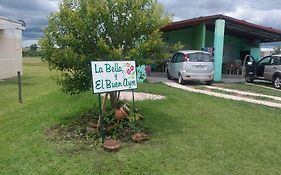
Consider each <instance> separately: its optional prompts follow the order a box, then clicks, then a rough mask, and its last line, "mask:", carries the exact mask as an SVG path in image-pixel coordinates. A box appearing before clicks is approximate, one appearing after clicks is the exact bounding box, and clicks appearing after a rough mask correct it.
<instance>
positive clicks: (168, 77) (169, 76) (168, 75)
mask: <svg viewBox="0 0 281 175" xmlns="http://www.w3.org/2000/svg"><path fill="white" fill-rule="evenodd" d="M171 78H172V77H171V75H170V73H169V71H167V79H168V80H171Z"/></svg>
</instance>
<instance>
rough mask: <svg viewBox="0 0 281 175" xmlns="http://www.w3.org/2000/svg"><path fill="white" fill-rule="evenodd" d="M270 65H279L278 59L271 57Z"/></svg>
mask: <svg viewBox="0 0 281 175" xmlns="http://www.w3.org/2000/svg"><path fill="white" fill-rule="evenodd" d="M269 64H270V65H280V57H277V56H273V57H272V59H271V60H270V63H269Z"/></svg>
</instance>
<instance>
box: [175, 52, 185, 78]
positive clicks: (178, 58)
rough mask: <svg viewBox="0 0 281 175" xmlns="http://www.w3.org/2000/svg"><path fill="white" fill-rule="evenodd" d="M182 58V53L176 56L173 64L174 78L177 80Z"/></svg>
mask: <svg viewBox="0 0 281 175" xmlns="http://www.w3.org/2000/svg"><path fill="white" fill-rule="evenodd" d="M183 58H184V55H183V54H182V53H178V54H177V58H176V63H175V77H177V78H178V76H179V73H180V72H181V71H182V67H183Z"/></svg>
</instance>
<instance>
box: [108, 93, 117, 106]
mask: <svg viewBox="0 0 281 175" xmlns="http://www.w3.org/2000/svg"><path fill="white" fill-rule="evenodd" d="M109 96H110V104H111V108H112V109H117V92H110V93H109Z"/></svg>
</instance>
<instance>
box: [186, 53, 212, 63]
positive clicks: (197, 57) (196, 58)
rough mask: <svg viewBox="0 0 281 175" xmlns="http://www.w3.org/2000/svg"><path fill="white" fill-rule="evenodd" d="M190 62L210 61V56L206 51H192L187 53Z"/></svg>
mask: <svg viewBox="0 0 281 175" xmlns="http://www.w3.org/2000/svg"><path fill="white" fill-rule="evenodd" d="M189 61H190V62H210V61H212V60H211V56H210V55H209V54H206V53H192V54H190V55H189Z"/></svg>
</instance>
